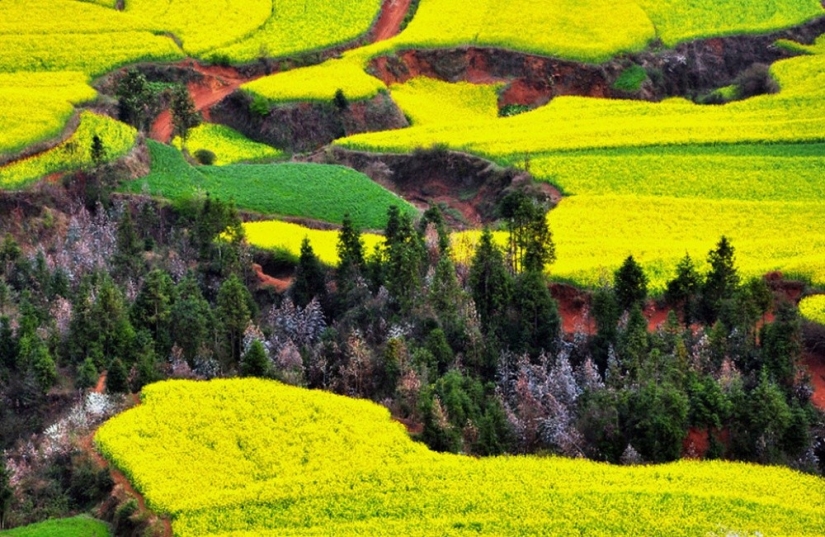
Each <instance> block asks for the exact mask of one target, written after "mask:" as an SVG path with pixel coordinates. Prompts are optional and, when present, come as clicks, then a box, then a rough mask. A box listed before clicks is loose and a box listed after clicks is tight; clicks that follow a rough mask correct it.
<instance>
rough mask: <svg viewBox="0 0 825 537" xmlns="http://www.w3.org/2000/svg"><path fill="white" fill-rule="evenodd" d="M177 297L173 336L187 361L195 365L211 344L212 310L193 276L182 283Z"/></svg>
mask: <svg viewBox="0 0 825 537" xmlns="http://www.w3.org/2000/svg"><path fill="white" fill-rule="evenodd" d="M177 295H178V299H177V300H176V301H175V303H174V305H173V306H172V315H171V325H172V326H171V328H172V335H173V337H174V340H175V343H176V344H177V345H178V346H180V348H181V350H182V351H183V356H184V358H185V359H186V361H187V362H188V363H189V364H190V365H193V364H194V360H195V357H196V356H197V355H198V352H199V351H200V350H201V348H203V347H207V346H208V344H209V342H210V339H209V335H210V333H212V327H213V318H212V309H211V308H210V306H209V302H207V301H206V299H205V298H204V297H203V294H202V293H201V290H200V287H198V282H197V281H195V279H194V278H193V277H191V276H188V277H186V278H184V279H183V280H181V281H180V283H179V284H178V286H177Z"/></svg>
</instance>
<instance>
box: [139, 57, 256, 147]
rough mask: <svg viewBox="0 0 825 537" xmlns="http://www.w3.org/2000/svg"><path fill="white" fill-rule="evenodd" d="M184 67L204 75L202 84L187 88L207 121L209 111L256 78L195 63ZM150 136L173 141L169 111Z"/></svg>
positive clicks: (194, 84) (224, 68) (164, 112)
mask: <svg viewBox="0 0 825 537" xmlns="http://www.w3.org/2000/svg"><path fill="white" fill-rule="evenodd" d="M183 65H184V66H186V67H189V68H190V69H193V70H194V71H196V72H198V73H200V74H201V75H203V79H202V80H201V81H200V82H198V83H193V84H189V85H188V86H187V88H188V90H189V94H190V95H191V96H192V100H193V101H194V103H195V109H196V110H198V111H199V112H201V113H202V114H203V117H204V119H206V120H207V121H208V120H209V109H210V108H211V107H212V106H214V105H215V104H217V103H219V102H220V101H221V100H222V99H223V98H224V97H226V96H227V95H229V94H231V93H232V92H234V91H235V90H236V89H238V88H239V87H240V86H241V85H242V84H246V83H247V82H250V81H252V80H255V78H256V77H253V78H247V77H244V76H243V75H241V74H240V73H239V72H238V71H236V70H235V69H233V68H232V67H220V66H216V65H213V66H208V65H200V64H199V63H197V62H194V61H186V62H184V63H183ZM150 136H151V137H152V138H153V139H155V140H157V141H159V142H164V143H168V142H169V141H170V140H171V139H172V114H171V113H170V112H169V110H164V111H163V112H161V113H160V115H159V116H158V117H157V119H155V123H154V124H153V125H152V130H151V132H150Z"/></svg>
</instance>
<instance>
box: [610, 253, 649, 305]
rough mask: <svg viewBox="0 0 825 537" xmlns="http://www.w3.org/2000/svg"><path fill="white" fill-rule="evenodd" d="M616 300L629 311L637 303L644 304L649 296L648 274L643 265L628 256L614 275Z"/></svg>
mask: <svg viewBox="0 0 825 537" xmlns="http://www.w3.org/2000/svg"><path fill="white" fill-rule="evenodd" d="M613 288H614V292H615V293H616V300H617V301H618V303H619V307H620V308H621V309H622V310H623V311H629V310H630V309H631V308H632V307H633V306H634V305H635V304H638V305H640V306H641V305H643V304H644V300H645V298H647V276H645V273H644V271H643V270H642V267H641V266H640V265H639V264H638V263H637V262H636V260H635V259H633V256H632V255H631V256H628V257H627V259H625V260H624V263H622V266H621V267H619V269H618V270H617V271H616V273H615V275H614V277H613Z"/></svg>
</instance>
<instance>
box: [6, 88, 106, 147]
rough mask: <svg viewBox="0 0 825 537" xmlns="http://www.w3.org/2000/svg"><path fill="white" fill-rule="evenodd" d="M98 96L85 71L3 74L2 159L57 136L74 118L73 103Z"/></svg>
mask: <svg viewBox="0 0 825 537" xmlns="http://www.w3.org/2000/svg"><path fill="white" fill-rule="evenodd" d="M95 97H97V92H96V91H95V90H94V89H92V87H91V86H89V84H88V80H87V79H86V75H84V74H83V73H78V72H62V73H29V72H24V73H0V102H2V103H3V106H0V125H2V126H3V128H2V129H0V160H1V159H2V157H3V155H12V154H14V153H15V152H17V151H19V150H21V149H23V148H25V147H26V146H28V145H31V144H33V143H36V142H39V141H41V140H44V139H48V138H54V137H56V136H57V135H58V134H60V132H61V131H62V130H63V128H64V126H65V125H66V123H67V122H68V121H69V118H71V117H72V115H73V113H74V105H78V104H82V103H84V102H87V101H91V100H93V99H94V98H95Z"/></svg>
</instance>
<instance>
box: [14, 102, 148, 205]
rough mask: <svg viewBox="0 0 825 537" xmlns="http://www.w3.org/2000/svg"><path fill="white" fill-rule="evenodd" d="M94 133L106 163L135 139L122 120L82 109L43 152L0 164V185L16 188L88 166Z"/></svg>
mask: <svg viewBox="0 0 825 537" xmlns="http://www.w3.org/2000/svg"><path fill="white" fill-rule="evenodd" d="M95 135H97V136H99V137H100V139H101V141H102V142H103V146H104V148H105V150H106V154H105V161H107V162H109V161H112V160H115V159H117V158H119V157H121V156H123V155H125V154H127V153H128V152H129V151H131V149H132V148H133V147H134V145H135V141H136V140H137V131H136V130H135V129H133V128H132V127H130V126H128V125H126V124H125V123H121V122H119V121H115V120H114V119H111V118H110V117H108V116H99V115H97V114H93V113H92V112H82V113H81V114H80V124H79V125H78V127H77V130H76V131H75V132H74V134H72V136H71V137H70V138H69V139H68V140H66V141H65V142H63V143H61V144H59V145H58V146H56V147H54V148H53V149H49V150H47V151H45V152H43V153H39V154H37V155H34V156H32V157H29V158H25V159H23V160H18V161H15V162H12V163H11V164H8V165H6V166H3V167H0V188H2V189H13V188H20V187H23V186H25V185H27V184H29V183H31V182H32V181H36V180H37V179H40V178H41V177H45V176H47V175H49V174H52V173H57V172H68V171H74V170H79V169H81V168H86V167H89V166H90V165H92V156H91V148H92V139H93V137H94V136H95Z"/></svg>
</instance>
